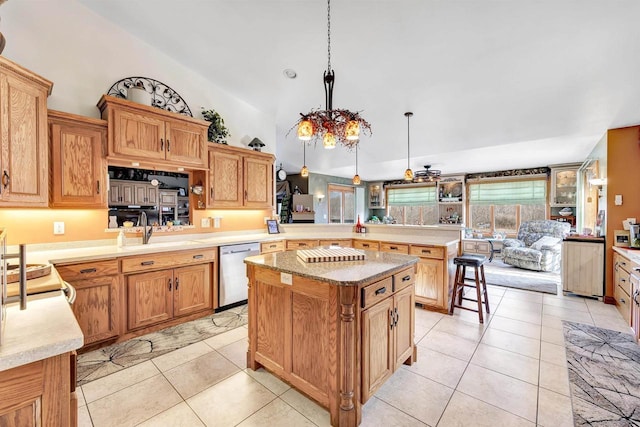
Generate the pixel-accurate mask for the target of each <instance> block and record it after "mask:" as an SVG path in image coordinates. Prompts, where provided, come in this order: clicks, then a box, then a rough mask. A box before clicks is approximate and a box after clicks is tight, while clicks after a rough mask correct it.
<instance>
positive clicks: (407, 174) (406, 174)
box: [404, 168, 413, 181]
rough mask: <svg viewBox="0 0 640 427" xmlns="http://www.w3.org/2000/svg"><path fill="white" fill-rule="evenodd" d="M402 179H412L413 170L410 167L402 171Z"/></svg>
mask: <svg viewBox="0 0 640 427" xmlns="http://www.w3.org/2000/svg"><path fill="white" fill-rule="evenodd" d="M404 180H405V181H412V180H413V171H412V170H411V169H410V168H407V170H406V171H404Z"/></svg>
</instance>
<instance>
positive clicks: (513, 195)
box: [469, 179, 547, 233]
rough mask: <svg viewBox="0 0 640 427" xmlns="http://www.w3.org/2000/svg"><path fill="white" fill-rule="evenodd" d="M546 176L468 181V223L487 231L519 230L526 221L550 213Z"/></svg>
mask: <svg viewBox="0 0 640 427" xmlns="http://www.w3.org/2000/svg"><path fill="white" fill-rule="evenodd" d="M546 206H547V181H546V179H534V180H521V181H508V182H503V181H501V182H481V183H471V184H469V224H470V225H471V228H473V229H474V230H482V231H486V232H488V233H493V232H494V231H503V232H507V233H517V232H518V228H519V227H520V224H521V223H522V222H523V221H530V220H535V219H545V218H546V216H547V207H546Z"/></svg>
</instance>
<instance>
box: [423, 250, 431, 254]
mask: <svg viewBox="0 0 640 427" xmlns="http://www.w3.org/2000/svg"><path fill="white" fill-rule="evenodd" d="M422 253H423V254H430V253H431V249H423V250H422Z"/></svg>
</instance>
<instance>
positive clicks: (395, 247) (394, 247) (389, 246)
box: [380, 242, 409, 254]
mask: <svg viewBox="0 0 640 427" xmlns="http://www.w3.org/2000/svg"><path fill="white" fill-rule="evenodd" d="M380 250H381V251H383V252H395V253H397V254H409V245H403V244H399V243H387V242H380Z"/></svg>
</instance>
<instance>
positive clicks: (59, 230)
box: [53, 221, 64, 234]
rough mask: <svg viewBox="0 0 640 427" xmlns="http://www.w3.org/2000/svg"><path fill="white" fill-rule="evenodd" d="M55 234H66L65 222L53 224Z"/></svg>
mask: <svg viewBox="0 0 640 427" xmlns="http://www.w3.org/2000/svg"><path fill="white" fill-rule="evenodd" d="M53 234H64V222H62V221H55V222H54V223H53Z"/></svg>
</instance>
